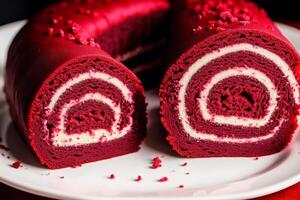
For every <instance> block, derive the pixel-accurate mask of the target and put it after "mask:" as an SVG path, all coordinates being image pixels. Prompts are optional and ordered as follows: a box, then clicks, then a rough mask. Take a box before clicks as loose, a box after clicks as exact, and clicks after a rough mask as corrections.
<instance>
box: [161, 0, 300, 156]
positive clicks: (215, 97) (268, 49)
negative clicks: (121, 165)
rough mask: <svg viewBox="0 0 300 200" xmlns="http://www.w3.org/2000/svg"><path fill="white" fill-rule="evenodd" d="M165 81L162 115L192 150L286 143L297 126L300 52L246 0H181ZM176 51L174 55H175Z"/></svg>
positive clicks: (268, 149) (249, 152) (232, 150)
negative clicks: (169, 64) (170, 64)
mask: <svg viewBox="0 0 300 200" xmlns="http://www.w3.org/2000/svg"><path fill="white" fill-rule="evenodd" d="M173 23H174V24H173V29H172V33H173V34H172V36H171V37H172V38H171V41H170V45H171V46H170V50H169V54H170V55H171V56H170V58H171V62H173V60H174V59H175V58H176V56H179V58H178V59H177V61H176V62H175V63H174V64H173V65H172V66H171V67H170V68H169V70H168V71H167V73H166V75H165V77H164V80H163V83H162V84H161V87H160V97H161V114H162V122H163V124H164V125H165V127H166V129H167V131H168V133H169V135H168V138H167V139H168V141H169V142H170V144H171V145H172V146H173V148H174V149H175V150H176V151H177V152H178V153H179V154H180V155H183V156H187V157H215V156H262V155H268V154H272V153H276V152H278V151H281V150H282V149H283V148H284V147H286V146H287V144H288V143H289V142H290V140H291V138H292V135H293V133H294V131H295V129H296V127H297V123H296V116H297V114H298V107H299V103H300V99H299V83H298V77H297V74H298V71H299V65H298V62H299V57H298V54H297V53H296V51H295V50H294V48H293V47H292V46H291V44H290V43H289V42H288V41H287V40H286V38H284V36H282V34H281V33H280V32H279V30H278V29H277V28H276V27H275V25H274V24H273V22H272V21H271V20H270V19H269V18H268V16H267V15H266V13H265V12H264V11H263V10H261V9H259V8H258V7H257V6H256V5H255V4H253V3H249V2H246V1H243V0H242V1H241V0H209V1H204V0H203V1H202V0H200V1H188V0H178V1H175V9H174V16H173ZM172 56H173V57H172Z"/></svg>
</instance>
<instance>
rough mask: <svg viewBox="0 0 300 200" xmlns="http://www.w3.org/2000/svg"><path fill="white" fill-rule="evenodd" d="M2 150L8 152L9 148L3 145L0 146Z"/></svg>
mask: <svg viewBox="0 0 300 200" xmlns="http://www.w3.org/2000/svg"><path fill="white" fill-rule="evenodd" d="M0 149H3V150H6V151H8V150H9V148H8V147H7V146H5V145H3V144H0Z"/></svg>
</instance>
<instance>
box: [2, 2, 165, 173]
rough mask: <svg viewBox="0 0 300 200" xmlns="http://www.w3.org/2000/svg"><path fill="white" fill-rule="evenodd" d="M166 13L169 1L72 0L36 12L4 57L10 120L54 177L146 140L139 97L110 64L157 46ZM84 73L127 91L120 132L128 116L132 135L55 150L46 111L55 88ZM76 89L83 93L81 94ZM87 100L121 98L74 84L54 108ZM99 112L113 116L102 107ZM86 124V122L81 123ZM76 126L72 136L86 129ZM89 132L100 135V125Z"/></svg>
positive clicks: (124, 72) (131, 80) (99, 85)
mask: <svg viewBox="0 0 300 200" xmlns="http://www.w3.org/2000/svg"><path fill="white" fill-rule="evenodd" d="M168 9H169V3H168V1H167V0H154V1H153V0H145V1H139V0H120V1H107V0H100V1H93V0H91V1H81V0H70V1H66V2H61V3H57V4H54V5H53V6H50V7H48V8H46V9H45V10H43V11H41V12H40V13H39V14H38V15H37V16H35V17H33V18H32V19H30V20H29V22H28V24H27V25H25V27H24V28H23V29H22V30H21V31H20V32H19V33H18V35H17V36H16V38H15V40H14V41H13V43H12V45H11V47H10V50H9V53H8V60H7V66H6V80H5V93H6V96H7V101H8V103H9V105H10V111H11V114H12V118H13V119H14V121H15V123H16V125H17V126H18V128H19V130H20V131H21V132H22V133H24V135H25V137H26V139H27V140H28V142H29V143H30V145H31V146H32V148H33V150H34V152H35V153H36V154H37V156H38V158H39V160H40V161H41V163H42V164H44V165H46V166H47V167H49V168H53V169H55V168H62V167H68V166H69V167H74V166H79V165H80V164H83V163H86V162H92V161H96V160H100V159H107V158H111V157H115V156H119V155H123V154H127V153H132V152H135V151H137V150H138V149H139V147H138V146H139V144H140V143H141V140H142V139H143V138H144V136H145V132H146V117H145V107H146V105H145V99H144V90H143V87H142V85H141V82H140V81H139V80H138V78H137V77H136V75H135V74H133V73H132V72H131V71H130V70H129V69H128V68H127V67H125V66H124V65H123V64H121V63H120V62H119V61H118V60H116V59H115V58H117V57H118V56H120V55H123V54H126V53H128V52H131V51H132V50H134V49H135V48H138V47H144V46H147V45H149V44H152V43H156V42H157V41H158V40H161V38H162V37H163V32H161V31H160V30H159V29H160V28H161V26H162V24H163V21H164V18H165V14H166V12H167V11H168ZM99 44H100V45H99ZM100 46H101V48H100ZM155 50H156V49H155ZM151 51H154V50H153V49H152V50H151ZM135 57H138V56H135ZM125 61H126V60H125ZM134 63H135V64H143V63H138V62H136V61H134ZM131 66H134V64H133V65H130V66H129V67H131ZM132 68H133V67H132ZM87 70H94V71H101V72H105V73H107V74H109V75H111V76H113V77H116V78H118V79H119V80H121V81H122V82H124V84H125V85H126V86H127V87H128V88H129V90H130V91H131V92H132V95H133V104H132V105H128V104H127V103H126V102H123V101H121V103H120V106H121V107H122V122H121V124H120V126H121V127H122V126H124V125H125V124H126V122H127V121H128V118H129V113H132V116H133V125H132V130H131V131H130V133H128V134H127V135H126V137H124V138H122V139H118V140H113V141H111V142H105V143H101V144H98V143H95V144H91V145H87V146H86V147H83V146H82V145H81V146H76V147H54V146H52V145H51V140H50V139H49V140H48V139H47V138H51V137H49V136H50V135H51V134H48V132H49V133H51V132H55V131H57V130H58V129H57V127H56V126H55V125H56V122H57V117H58V115H51V116H50V117H49V120H48V121H49V122H50V123H49V124H46V126H47V129H45V126H43V120H44V119H45V118H46V116H45V115H46V114H45V113H46V110H45V107H46V105H47V104H48V103H49V101H50V98H51V97H52V95H53V92H54V91H55V90H56V89H57V88H58V87H60V86H61V84H63V83H65V82H66V81H68V80H69V79H70V78H74V77H76V76H77V75H78V74H79V73H84V72H87ZM80 88H81V89H83V88H84V91H82V90H80ZM75 91H77V92H75ZM88 92H100V93H101V92H106V94H107V96H108V97H109V98H111V99H113V100H115V99H118V101H119V100H121V99H120V98H122V97H120V96H121V94H120V91H119V90H118V89H116V88H115V87H109V86H107V84H104V83H103V82H99V81H92V82H91V83H90V82H84V83H82V84H79V85H78V88H77V89H76V87H74V88H72V89H71V91H70V92H66V94H64V96H63V101H58V102H57V106H62V105H63V104H66V103H67V101H69V100H70V99H72V98H73V99H78V98H79V97H81V96H82V94H83V93H88ZM93 105H94V104H93V103H91V102H87V103H85V104H84V105H83V108H84V109H85V110H91V112H92V111H93V110H95V107H96V106H93ZM102 107H103V106H100V109H101V108H102ZM97 110H98V109H97ZM103 110H104V111H105V112H111V111H108V109H106V108H104V107H103ZM58 113H59V112H57V114H58ZM73 113H74V115H78V113H76V112H73ZM84 114H85V115H88V114H89V113H86V112H85V113H84ZM94 116H95V117H94V119H95V120H97V119H100V118H99V117H101V116H99V115H98V114H95V115H94ZM71 118H72V117H71ZM91 118H93V116H91ZM111 120H113V119H112V117H108V119H107V121H105V122H103V123H105V124H104V125H108V124H110V122H109V121H111ZM87 121H88V119H84V122H87ZM100 121H101V120H100ZM73 122H74V121H72V120H71V121H70V123H68V124H67V125H68V126H74V125H75V124H76V123H73ZM79 125H80V126H79V127H78V128H82V130H83V129H84V130H87V129H89V128H92V126H89V125H87V126H86V127H83V126H81V125H82V124H80V123H79ZM93 126H96V127H95V128H99V127H101V124H100V125H99V126H98V125H95V124H93ZM76 128H77V127H70V128H69V129H68V130H70V131H71V130H74V131H75V132H78V129H76ZM41 130H45V131H41ZM100 142H101V141H100Z"/></svg>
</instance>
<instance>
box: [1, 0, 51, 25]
mask: <svg viewBox="0 0 300 200" xmlns="http://www.w3.org/2000/svg"><path fill="white" fill-rule="evenodd" d="M53 2H55V0H0V25H3V24H6V23H9V22H13V21H17V20H20V19H24V18H28V17H30V16H31V15H32V14H33V13H35V12H37V11H38V10H39V9H41V8H42V7H43V6H46V5H48V4H51V3H53Z"/></svg>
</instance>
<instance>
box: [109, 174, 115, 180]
mask: <svg viewBox="0 0 300 200" xmlns="http://www.w3.org/2000/svg"><path fill="white" fill-rule="evenodd" d="M108 178H109V179H115V178H116V177H115V175H114V174H111V175H110V176H109V177H108Z"/></svg>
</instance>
